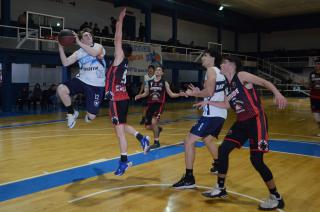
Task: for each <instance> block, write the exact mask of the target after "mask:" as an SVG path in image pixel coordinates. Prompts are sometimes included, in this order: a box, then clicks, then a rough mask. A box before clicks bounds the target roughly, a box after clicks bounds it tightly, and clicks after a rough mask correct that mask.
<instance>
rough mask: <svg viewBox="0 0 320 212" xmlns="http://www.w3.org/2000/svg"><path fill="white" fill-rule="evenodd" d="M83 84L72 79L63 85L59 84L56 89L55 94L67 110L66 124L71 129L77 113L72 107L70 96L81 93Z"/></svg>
mask: <svg viewBox="0 0 320 212" xmlns="http://www.w3.org/2000/svg"><path fill="white" fill-rule="evenodd" d="M82 84H83V83H82V82H81V81H80V80H79V79H76V78H74V79H72V80H70V81H68V82H66V83H64V84H60V85H59V86H58V88H57V94H58V96H59V98H60V99H61V101H62V103H63V104H64V106H65V107H66V109H67V120H68V121H67V124H68V127H69V128H73V127H74V126H75V124H76V119H77V117H78V116H79V112H78V111H76V110H75V109H74V107H73V105H72V101H71V96H72V95H75V94H77V93H80V92H83V85H82Z"/></svg>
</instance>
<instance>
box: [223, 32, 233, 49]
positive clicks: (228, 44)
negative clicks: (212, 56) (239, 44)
mask: <svg viewBox="0 0 320 212" xmlns="http://www.w3.org/2000/svg"><path fill="white" fill-rule="evenodd" d="M234 36H235V33H234V32H232V31H228V30H222V32H221V37H222V38H221V43H222V50H228V51H234V50H235V49H234Z"/></svg>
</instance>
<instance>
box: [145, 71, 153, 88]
mask: <svg viewBox="0 0 320 212" xmlns="http://www.w3.org/2000/svg"><path fill="white" fill-rule="evenodd" d="M155 78H156V75H155V74H154V75H152V77H149V74H146V75H144V87H148V82H149V81H150V80H154V79H155Z"/></svg>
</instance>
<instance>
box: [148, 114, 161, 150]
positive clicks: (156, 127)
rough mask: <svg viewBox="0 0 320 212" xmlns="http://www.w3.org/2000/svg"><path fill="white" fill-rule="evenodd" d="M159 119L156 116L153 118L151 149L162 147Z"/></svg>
mask: <svg viewBox="0 0 320 212" xmlns="http://www.w3.org/2000/svg"><path fill="white" fill-rule="evenodd" d="M158 124H159V120H158V118H157V117H156V116H153V117H152V119H151V126H150V127H151V129H152V132H153V144H152V145H151V146H150V148H151V149H156V148H159V147H160V140H159V137H160V127H159V125H158Z"/></svg>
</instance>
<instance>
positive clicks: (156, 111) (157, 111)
mask: <svg viewBox="0 0 320 212" xmlns="http://www.w3.org/2000/svg"><path fill="white" fill-rule="evenodd" d="M162 75H163V68H162V67H161V66H158V67H156V70H155V76H156V77H155V79H153V80H150V81H148V86H146V87H145V90H144V93H142V94H138V95H137V96H136V97H135V100H138V99H140V98H144V97H147V96H148V99H147V103H148V106H147V112H146V119H145V126H146V128H147V129H151V130H152V131H153V136H154V144H153V145H151V146H150V148H151V149H154V148H158V147H160V142H159V134H160V131H161V130H162V128H161V127H160V126H159V119H160V115H161V113H162V111H163V107H164V104H165V101H166V93H168V94H169V96H170V97H171V98H177V97H180V96H185V93H184V92H180V93H173V92H172V91H171V89H170V85H169V83H168V82H167V81H165V80H164V79H162Z"/></svg>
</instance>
